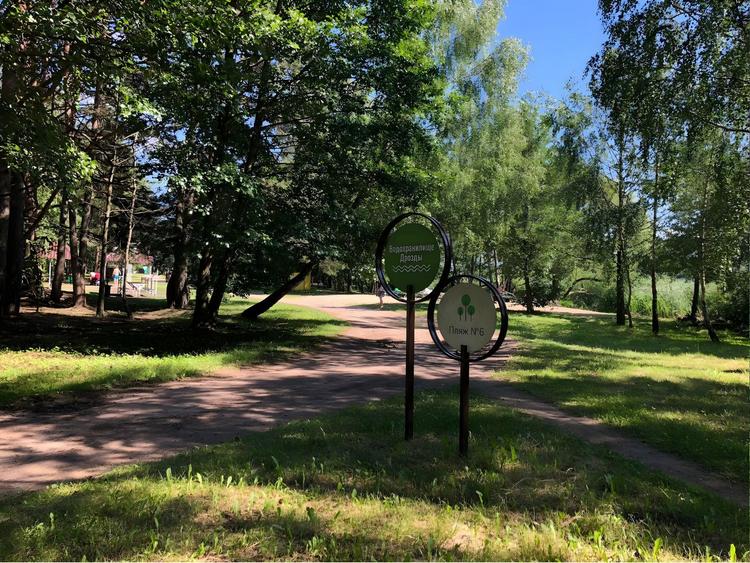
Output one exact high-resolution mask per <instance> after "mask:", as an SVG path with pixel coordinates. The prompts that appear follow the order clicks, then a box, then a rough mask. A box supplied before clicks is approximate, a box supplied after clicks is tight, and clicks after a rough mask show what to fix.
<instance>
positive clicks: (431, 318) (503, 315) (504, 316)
mask: <svg viewBox="0 0 750 563" xmlns="http://www.w3.org/2000/svg"><path fill="white" fill-rule="evenodd" d="M467 279H468V280H474V281H477V282H479V285H483V286H484V287H486V288H487V289H489V290H490V293H491V294H492V298H493V299H494V301H495V303H497V304H498V305H499V306H500V334H498V336H497V339H496V340H495V343H494V344H493V345H492V347H491V348H490V349H489V350H488V351H487V352H485V353H484V354H481V355H480V356H476V357H474V358H471V357H470V358H469V361H470V362H472V363H474V362H480V361H482V360H485V359H487V358H489V357H490V356H492V355H493V354H494V353H495V352H497V351H498V350H499V349H500V346H502V344H503V342H504V341H505V335H506V334H507V333H508V308H507V307H506V305H505V300H504V299H503V296H502V295H500V292H499V291H498V290H497V288H496V287H495V286H494V285H492V283H491V282H490V281H489V280H487V279H486V278H482V277H479V276H472V275H470V274H457V275H455V276H452V277H451V278H450V279H448V280H446V281H445V283H444V284H443V285H441V286H440V287H438V288H436V289H437V290H438V291H434V292H433V293H432V294H431V298H430V304H429V306H428V307H427V328H428V329H429V331H430V336H431V337H432V341H433V342H434V343H435V346H437V347H438V349H439V350H440V351H441V352H442V353H443V354H445V355H446V356H448V357H449V358H452V359H454V360H456V361H459V362H460V361H461V354H460V353H458V352H456V351H454V350H451V349H450V348H448V346H446V345H445V344H444V343H443V340H442V339H441V338H440V336H439V335H438V333H437V328H436V327H435V306H436V305H437V300H438V297H439V296H440V294H441V293H443V292H444V291H445V290H446V289H448V287H450V286H453V285H456V284H457V283H458V282H459V281H460V280H467Z"/></svg>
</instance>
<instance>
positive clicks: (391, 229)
mask: <svg viewBox="0 0 750 563" xmlns="http://www.w3.org/2000/svg"><path fill="white" fill-rule="evenodd" d="M441 246H442V252H441V248H440V247H441ZM441 258H442V269H441V267H440V262H441ZM451 263H452V259H451V242H450V238H449V237H448V234H447V233H446V232H445V230H444V229H443V227H442V226H441V225H440V223H438V222H437V221H436V220H435V219H433V218H432V217H429V216H427V215H424V214H422V213H404V214H403V215H399V216H398V217H396V218H395V219H394V220H393V221H391V222H390V223H389V224H388V225H387V226H386V228H385V229H384V230H383V233H382V234H381V235H380V239H379V240H378V247H377V250H376V251H375V271H376V273H377V275H378V280H379V281H380V284H381V285H382V287H383V289H384V290H385V291H386V292H387V293H388V295H390V296H391V297H393V298H394V299H396V300H397V301H401V302H402V303H406V366H405V370H404V439H406V440H411V439H412V437H413V436H414V331H415V315H416V305H417V303H420V302H422V301H426V300H427V299H430V298H431V297H432V296H433V294H435V293H436V291H437V289H438V288H439V287H440V286H441V285H442V284H443V282H445V280H447V278H448V276H449V274H450V268H451ZM438 274H440V275H439V277H438ZM436 279H437V283H436V284H435V288H434V289H433V290H432V291H431V292H430V293H429V294H427V295H425V296H424V297H422V298H420V299H417V297H416V293H417V292H418V291H421V290H423V289H426V288H427V287H428V286H430V284H432V283H434V282H435V280H436ZM399 290H400V291H405V292H406V299H404V298H403V297H402V295H403V294H399V292H398V291H399Z"/></svg>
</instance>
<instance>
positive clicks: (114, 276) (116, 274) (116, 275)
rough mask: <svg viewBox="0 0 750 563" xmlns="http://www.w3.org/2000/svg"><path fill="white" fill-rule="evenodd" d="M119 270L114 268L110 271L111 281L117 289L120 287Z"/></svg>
mask: <svg viewBox="0 0 750 563" xmlns="http://www.w3.org/2000/svg"><path fill="white" fill-rule="evenodd" d="M120 273H121V272H120V268H118V267H117V266H115V269H114V270H113V271H112V280H113V281H114V282H115V285H116V286H117V287H120Z"/></svg>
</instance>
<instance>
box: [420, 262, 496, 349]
mask: <svg viewBox="0 0 750 563" xmlns="http://www.w3.org/2000/svg"><path fill="white" fill-rule="evenodd" d="M440 294H442V298H440ZM438 298H440V303H439V305H438ZM436 307H437V309H438V312H437V325H438V326H437V327H436V326H435V308H436ZM498 317H499V319H498ZM498 320H499V321H500V322H499V325H500V326H499V327H498ZM427 328H428V329H429V331H430V336H431V337H432V341H433V342H434V343H435V346H437V347H438V349H439V350H440V351H441V352H442V353H443V354H445V355H446V356H448V357H449V358H453V359H454V360H461V352H460V351H461V346H466V348H467V352H468V353H469V354H476V355H474V356H473V357H470V358H469V361H470V362H478V361H480V360H484V359H485V358H488V357H490V356H492V355H493V354H494V353H495V352H497V351H498V350H499V349H500V346H501V345H502V343H503V341H504V340H505V335H506V333H507V332H508V309H507V307H506V306H505V301H504V300H503V298H502V296H501V295H500V292H499V291H498V290H497V288H496V287H495V286H494V285H492V283H490V282H489V281H488V280H486V279H484V278H480V277H477V276H470V275H466V274H461V275H457V276H453V277H452V278H450V279H449V280H448V281H446V282H445V284H444V285H443V286H441V287H440V290H439V291H436V292H434V293H433V295H432V297H431V298H430V305H429V307H428V308H427ZM496 328H499V331H498V330H496ZM438 330H439V331H440V334H438ZM493 338H494V339H495V342H494V343H493V344H492V345H491V346H490V342H492V340H493Z"/></svg>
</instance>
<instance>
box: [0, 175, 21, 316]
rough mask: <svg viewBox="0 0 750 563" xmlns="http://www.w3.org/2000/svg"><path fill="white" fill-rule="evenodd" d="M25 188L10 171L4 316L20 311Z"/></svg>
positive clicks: (1, 312) (14, 314)
mask: <svg viewBox="0 0 750 563" xmlns="http://www.w3.org/2000/svg"><path fill="white" fill-rule="evenodd" d="M25 205H26V190H25V189H24V183H23V179H22V178H21V176H20V175H19V174H16V173H11V185H10V215H9V217H8V252H7V256H6V263H5V288H4V290H3V295H2V310H1V311H0V314H2V316H5V317H10V316H16V315H18V314H19V313H20V312H21V285H22V279H23V259H24V256H25V253H26V236H25V232H24V218H25V217H24V209H25Z"/></svg>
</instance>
